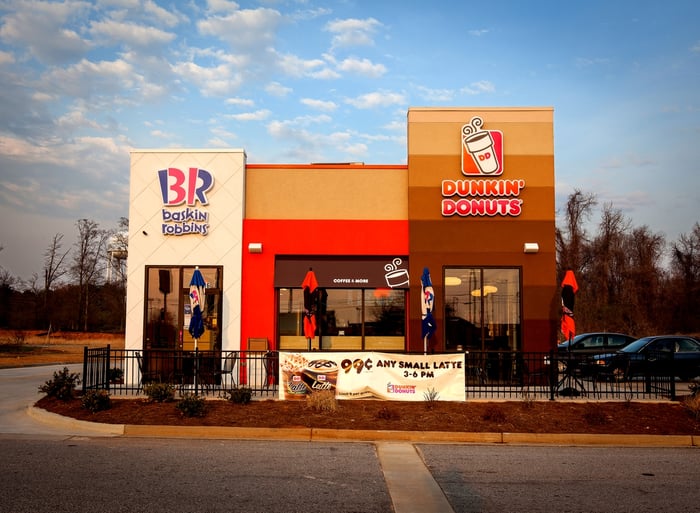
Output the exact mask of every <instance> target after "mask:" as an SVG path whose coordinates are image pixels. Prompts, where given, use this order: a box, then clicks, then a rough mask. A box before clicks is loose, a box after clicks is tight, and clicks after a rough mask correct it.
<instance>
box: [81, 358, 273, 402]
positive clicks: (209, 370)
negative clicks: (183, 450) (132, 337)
mask: <svg viewBox="0 0 700 513" xmlns="http://www.w3.org/2000/svg"><path fill="white" fill-rule="evenodd" d="M278 362H279V356H278V353H277V352H276V351H267V352H265V351H180V350H169V349H148V350H133V349H111V348H110V347H109V346H107V347H106V348H92V349H91V348H87V347H86V348H85V350H84V358H83V375H82V384H83V385H82V386H83V391H86V390H91V389H92V390H96V389H102V390H108V391H109V392H110V393H111V394H115V395H129V394H140V393H143V389H144V386H145V385H147V384H149V383H168V384H171V385H173V386H174V387H175V388H176V389H177V391H179V392H180V394H181V395H182V394H185V393H188V392H189V393H195V394H197V395H205V396H212V395H223V393H224V392H226V391H228V390H231V389H233V388H235V387H239V386H245V387H248V388H250V389H251V392H252V393H253V395H255V396H265V397H268V396H276V395H277V387H278V382H279V376H278V371H277V369H278V367H279V365H278Z"/></svg>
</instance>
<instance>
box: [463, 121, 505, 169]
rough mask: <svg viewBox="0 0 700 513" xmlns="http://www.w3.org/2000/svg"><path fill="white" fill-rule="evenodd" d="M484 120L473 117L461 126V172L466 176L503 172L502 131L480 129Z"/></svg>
mask: <svg viewBox="0 0 700 513" xmlns="http://www.w3.org/2000/svg"><path fill="white" fill-rule="evenodd" d="M483 124H484V122H483V121H482V120H481V118H480V117H473V118H472V120H471V121H470V122H469V124H468V125H464V126H463V127H462V174H464V175H467V176H474V175H481V176H483V175H488V176H498V175H501V174H503V132H501V131H500V130H481V125H483Z"/></svg>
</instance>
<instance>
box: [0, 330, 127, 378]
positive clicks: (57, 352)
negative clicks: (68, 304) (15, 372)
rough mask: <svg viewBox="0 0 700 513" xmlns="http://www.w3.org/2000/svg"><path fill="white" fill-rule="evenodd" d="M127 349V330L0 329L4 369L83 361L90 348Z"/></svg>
mask: <svg viewBox="0 0 700 513" xmlns="http://www.w3.org/2000/svg"><path fill="white" fill-rule="evenodd" d="M107 344H110V345H111V346H112V348H114V349H123V348H124V334H123V333H78V332H54V333H51V334H50V335H49V334H47V333H46V332H40V331H36V330H34V331H18V330H0V369H7V368H11V367H28V366H31V365H52V364H70V363H82V362H83V350H84V348H85V346H88V347H104V346H106V345H107Z"/></svg>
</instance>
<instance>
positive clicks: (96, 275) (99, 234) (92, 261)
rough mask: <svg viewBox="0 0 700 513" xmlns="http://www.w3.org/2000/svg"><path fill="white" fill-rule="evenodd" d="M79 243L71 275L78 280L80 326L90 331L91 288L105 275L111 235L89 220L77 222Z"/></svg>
mask: <svg viewBox="0 0 700 513" xmlns="http://www.w3.org/2000/svg"><path fill="white" fill-rule="evenodd" d="M77 227H78V241H77V242H76V243H75V249H76V251H75V254H74V257H73V265H72V267H71V273H72V274H73V276H74V277H75V278H76V279H77V280H78V291H79V292H78V317H77V318H78V323H77V325H78V326H81V325H82V328H83V331H87V330H88V311H89V304H90V301H89V297H90V286H91V285H96V284H97V283H98V281H99V279H100V277H101V276H102V275H103V272H104V262H105V250H106V246H107V240H108V239H109V236H110V233H109V231H107V230H102V229H100V228H99V225H98V224H97V223H96V222H95V221H92V220H89V219H80V220H78V222H77Z"/></svg>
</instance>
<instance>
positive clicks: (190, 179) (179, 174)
mask: <svg viewBox="0 0 700 513" xmlns="http://www.w3.org/2000/svg"><path fill="white" fill-rule="evenodd" d="M158 182H159V184H160V190H161V193H162V195H163V209H162V221H163V222H162V224H161V231H162V233H163V235H191V234H199V235H207V234H208V233H209V212H208V211H207V210H206V209H204V208H201V207H205V206H207V205H208V204H209V200H208V199H207V192H209V191H210V190H211V188H212V187H213V186H214V175H212V174H211V173H210V172H209V171H207V170H206V169H200V168H196V167H191V168H189V169H188V170H187V171H186V172H185V171H182V170H180V169H178V168H175V167H169V168H168V169H161V170H160V171H158ZM198 203H199V205H200V208H197V204H198ZM183 206H184V208H183Z"/></svg>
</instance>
